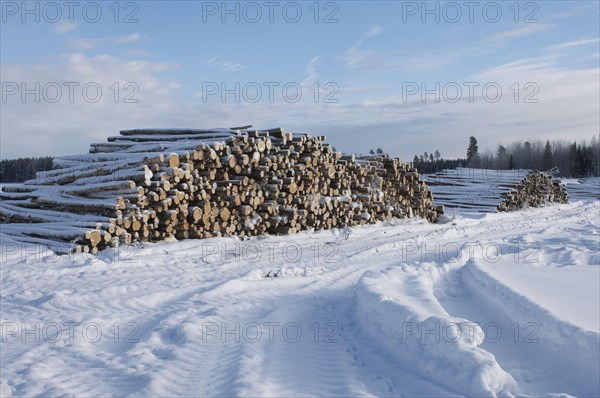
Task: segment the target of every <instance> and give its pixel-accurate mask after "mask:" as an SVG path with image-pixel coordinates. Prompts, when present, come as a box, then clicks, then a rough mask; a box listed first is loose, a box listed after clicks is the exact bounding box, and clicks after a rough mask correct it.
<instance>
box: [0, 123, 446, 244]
mask: <svg viewBox="0 0 600 398" xmlns="http://www.w3.org/2000/svg"><path fill="white" fill-rule="evenodd" d="M54 164H55V167H56V169H54V170H51V171H47V172H41V173H38V175H37V178H36V179H35V180H30V181H27V182H25V183H24V184H21V185H10V186H4V187H2V190H1V191H0V198H1V199H2V202H1V203H0V222H1V223H3V225H2V234H3V240H9V241H10V240H12V241H16V242H26V243H34V244H35V243H40V244H44V245H48V246H50V247H51V248H52V249H53V250H55V251H57V252H69V251H83V252H92V253H96V252H97V251H98V250H102V249H103V248H106V247H115V246H118V245H121V244H129V243H131V242H134V241H160V240H164V239H169V238H172V237H175V238H177V239H185V238H207V237H212V236H227V235H238V236H242V237H244V236H253V235H258V234H266V233H271V234H287V233H294V232H297V231H300V230H304V229H308V228H314V229H327V228H333V227H344V226H352V225H362V224H367V223H373V222H375V221H377V220H385V219H388V218H391V217H405V216H409V217H412V216H420V217H423V218H426V219H427V220H429V221H435V220H436V218H437V215H438V214H439V213H441V212H442V211H443V210H442V208H441V207H440V206H438V207H434V205H433V204H432V201H433V198H432V194H431V192H430V191H429V190H428V187H427V185H426V184H425V183H423V182H421V181H420V178H419V174H418V172H417V170H416V169H414V168H412V166H411V165H410V164H406V163H402V162H401V161H400V160H399V159H397V158H392V157H390V156H389V155H377V156H354V155H344V154H342V153H340V152H336V151H334V150H333V149H332V147H331V146H330V145H329V144H328V143H326V142H325V138H324V137H312V136H310V135H306V134H305V135H301V136H299V135H296V136H294V135H292V134H290V133H287V132H286V131H285V130H283V129H281V128H276V129H271V130H260V131H259V130H253V129H251V126H246V127H242V128H235V129H210V130H172V129H169V130H162V129H143V130H125V131H121V132H120V135H118V136H113V137H109V138H108V142H106V143H99V144H92V145H91V148H90V153H89V154H84V155H75V156H65V157H61V158H57V159H55V162H54Z"/></svg>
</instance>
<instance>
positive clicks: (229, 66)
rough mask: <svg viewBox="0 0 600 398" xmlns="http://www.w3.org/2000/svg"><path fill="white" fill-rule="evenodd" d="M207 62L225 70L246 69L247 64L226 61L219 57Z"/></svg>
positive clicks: (236, 70)
mask: <svg viewBox="0 0 600 398" xmlns="http://www.w3.org/2000/svg"><path fill="white" fill-rule="evenodd" d="M206 64H207V65H209V66H212V67H213V68H216V69H218V70H222V71H225V72H238V71H240V70H242V69H246V65H244V64H239V63H234V62H230V61H225V60H222V59H220V58H218V57H215V58H211V59H209V60H208V61H206Z"/></svg>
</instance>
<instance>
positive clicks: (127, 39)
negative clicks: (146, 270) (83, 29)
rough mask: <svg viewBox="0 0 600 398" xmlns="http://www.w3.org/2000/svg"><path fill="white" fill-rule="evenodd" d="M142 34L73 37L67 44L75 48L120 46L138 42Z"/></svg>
mask: <svg viewBox="0 0 600 398" xmlns="http://www.w3.org/2000/svg"><path fill="white" fill-rule="evenodd" d="M141 39H142V36H141V35H140V34H139V33H133V34H130V35H127V36H111V37H100V38H97V39H84V38H79V39H73V40H71V41H69V42H68V46H69V47H71V48H73V49H75V50H91V49H92V48H94V47H98V46H103V45H109V46H120V45H125V44H132V43H136V42H139V41H140V40H141Z"/></svg>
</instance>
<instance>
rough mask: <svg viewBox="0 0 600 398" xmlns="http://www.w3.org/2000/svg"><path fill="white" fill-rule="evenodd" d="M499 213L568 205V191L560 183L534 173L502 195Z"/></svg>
mask: <svg viewBox="0 0 600 398" xmlns="http://www.w3.org/2000/svg"><path fill="white" fill-rule="evenodd" d="M502 197H503V201H502V202H501V203H500V204H499V205H498V207H497V211H515V210H519V209H522V208H525V207H539V206H543V205H545V204H546V203H567V202H568V201H569V199H568V195H567V189H566V188H565V186H564V185H562V184H561V183H560V181H557V180H553V179H552V176H550V175H547V174H545V173H542V172H539V171H532V172H530V173H529V174H527V175H526V176H525V178H523V180H521V182H519V183H518V184H517V185H516V186H515V187H514V189H511V190H510V191H509V192H506V193H505V194H503V195H502Z"/></svg>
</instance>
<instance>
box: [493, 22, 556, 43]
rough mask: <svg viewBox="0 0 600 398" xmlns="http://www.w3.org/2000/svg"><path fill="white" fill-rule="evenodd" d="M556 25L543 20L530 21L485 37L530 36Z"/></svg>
mask: <svg viewBox="0 0 600 398" xmlns="http://www.w3.org/2000/svg"><path fill="white" fill-rule="evenodd" d="M554 27H555V25H550V24H543V23H541V22H538V23H528V24H524V25H522V26H519V27H518V28H515V29H511V30H508V31H505V32H500V33H495V34H493V35H490V36H488V37H486V38H485V39H486V40H488V41H496V42H497V41H506V40H511V39H515V38H518V37H523V36H529V35H532V34H535V33H540V32H545V31H548V30H551V29H554Z"/></svg>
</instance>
